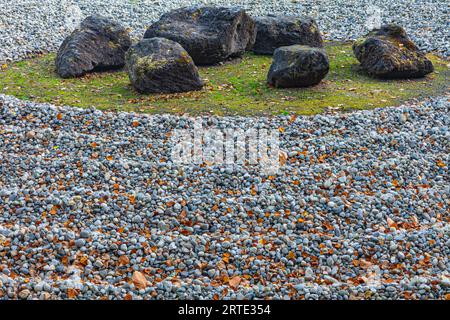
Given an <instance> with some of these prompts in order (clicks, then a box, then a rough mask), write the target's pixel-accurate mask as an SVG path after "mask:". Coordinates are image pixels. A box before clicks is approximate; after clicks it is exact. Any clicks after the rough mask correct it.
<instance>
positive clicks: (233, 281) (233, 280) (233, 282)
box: [228, 276, 241, 290]
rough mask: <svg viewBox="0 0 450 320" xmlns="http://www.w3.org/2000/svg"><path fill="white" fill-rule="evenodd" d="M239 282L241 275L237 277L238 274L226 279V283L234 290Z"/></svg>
mask: <svg viewBox="0 0 450 320" xmlns="http://www.w3.org/2000/svg"><path fill="white" fill-rule="evenodd" d="M240 283H241V277H239V276H234V277H233V278H231V279H230V280H228V284H229V285H230V287H231V288H232V289H234V290H236V289H237V288H238V287H239V284H240Z"/></svg>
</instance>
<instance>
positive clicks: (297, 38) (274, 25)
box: [253, 15, 323, 55]
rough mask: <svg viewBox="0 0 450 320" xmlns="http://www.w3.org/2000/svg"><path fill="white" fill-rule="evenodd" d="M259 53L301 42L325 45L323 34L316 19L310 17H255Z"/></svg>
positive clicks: (306, 44)
mask: <svg viewBox="0 0 450 320" xmlns="http://www.w3.org/2000/svg"><path fill="white" fill-rule="evenodd" d="M255 23H256V42H255V45H254V46H253V51H254V52H255V53H257V54H270V55H271V54H273V52H274V51H275V49H277V48H279V47H284V46H291V45H295V44H301V45H305V46H310V47H318V48H322V47H323V40H322V36H321V35H320V31H319V27H318V26H317V23H316V21H315V20H314V19H312V18H309V17H294V16H275V15H269V16H265V17H259V18H255Z"/></svg>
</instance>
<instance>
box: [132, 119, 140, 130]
mask: <svg viewBox="0 0 450 320" xmlns="http://www.w3.org/2000/svg"><path fill="white" fill-rule="evenodd" d="M131 125H132V126H133V127H135V128H136V127H137V126H139V121H136V120H135V121H133V122H132V124H131Z"/></svg>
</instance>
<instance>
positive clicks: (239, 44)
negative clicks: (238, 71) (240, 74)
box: [144, 7, 256, 65]
mask: <svg viewBox="0 0 450 320" xmlns="http://www.w3.org/2000/svg"><path fill="white" fill-rule="evenodd" d="M153 37H162V38H167V39H170V40H173V41H176V42H178V43H179V44H181V45H182V46H183V48H185V49H186V50H187V52H188V53H189V54H190V55H191V57H192V59H194V62H195V63H196V64H199V65H208V64H215V63H218V62H221V61H224V60H226V59H227V58H230V57H237V56H240V55H242V54H243V53H244V51H245V50H249V49H251V47H252V46H253V44H254V42H255V38H256V28H255V22H254V21H253V19H252V18H250V16H249V15H247V13H246V12H245V11H244V10H242V9H239V8H222V7H186V8H181V9H177V10H173V11H170V12H168V13H166V14H164V15H163V16H162V17H161V19H160V20H159V21H157V22H155V23H154V24H152V25H151V26H150V27H149V28H148V29H147V31H146V33H145V35H144V38H153Z"/></svg>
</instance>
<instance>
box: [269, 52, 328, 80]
mask: <svg viewBox="0 0 450 320" xmlns="http://www.w3.org/2000/svg"><path fill="white" fill-rule="evenodd" d="M329 70H330V64H329V61H328V56H327V54H326V52H325V50H323V49H320V48H313V47H308V46H301V45H294V46H288V47H281V48H278V49H277V50H275V53H274V55H273V62H272V65H271V66H270V70H269V74H268V76H267V82H268V83H269V84H270V85H273V86H274V87H277V88H295V87H308V86H312V85H315V84H318V83H319V82H320V81H321V80H322V79H323V78H325V76H326V75H327V73H328V71H329Z"/></svg>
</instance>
